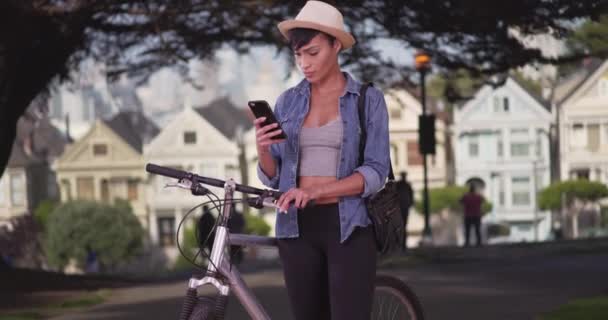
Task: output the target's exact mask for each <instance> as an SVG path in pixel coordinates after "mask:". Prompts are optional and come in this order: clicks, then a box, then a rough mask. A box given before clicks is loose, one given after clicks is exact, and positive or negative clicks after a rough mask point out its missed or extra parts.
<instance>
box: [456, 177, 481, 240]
mask: <svg viewBox="0 0 608 320" xmlns="http://www.w3.org/2000/svg"><path fill="white" fill-rule="evenodd" d="M483 202H484V198H483V197H482V196H481V195H480V194H478V193H477V192H476V190H475V185H473V184H472V183H471V184H470V185H469V192H467V193H465V194H464V196H462V198H461V199H460V203H461V204H462V209H463V212H464V246H465V247H468V246H469V235H470V230H471V228H474V229H475V239H476V240H477V242H476V244H477V246H481V230H480V229H481V206H482V205H483Z"/></svg>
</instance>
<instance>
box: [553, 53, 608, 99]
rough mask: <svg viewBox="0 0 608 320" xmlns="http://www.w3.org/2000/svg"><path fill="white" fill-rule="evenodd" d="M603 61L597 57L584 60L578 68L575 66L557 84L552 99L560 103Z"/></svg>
mask: <svg viewBox="0 0 608 320" xmlns="http://www.w3.org/2000/svg"><path fill="white" fill-rule="evenodd" d="M603 63H604V60H602V59H598V58H591V59H588V60H584V61H583V62H582V63H581V65H580V67H579V68H576V70H575V71H574V72H572V73H571V74H569V75H568V76H566V77H565V78H564V79H563V80H561V81H560V82H559V83H558V84H557V86H556V88H555V92H554V94H553V101H555V102H556V103H558V104H561V103H563V102H564V101H566V99H568V98H570V97H571V96H572V95H573V94H574V93H575V92H576V91H578V89H579V88H580V87H581V86H582V85H583V84H584V83H585V82H587V80H588V79H589V78H590V77H591V76H592V75H593V74H594V73H595V71H596V70H597V69H598V68H599V67H600V66H601V65H602V64H603Z"/></svg>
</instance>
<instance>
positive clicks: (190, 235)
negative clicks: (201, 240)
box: [173, 227, 202, 270]
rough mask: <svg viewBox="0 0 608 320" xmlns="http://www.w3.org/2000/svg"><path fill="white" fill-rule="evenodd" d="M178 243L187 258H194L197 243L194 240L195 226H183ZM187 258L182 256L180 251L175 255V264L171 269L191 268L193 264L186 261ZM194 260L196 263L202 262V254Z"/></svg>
mask: <svg viewBox="0 0 608 320" xmlns="http://www.w3.org/2000/svg"><path fill="white" fill-rule="evenodd" d="M179 244H180V246H181V249H182V251H183V252H184V254H186V255H187V256H188V259H190V260H194V257H195V256H196V253H197V252H198V244H197V242H196V235H195V228H193V227H187V228H185V229H184V237H183V240H182V241H180V243H179ZM188 259H186V258H185V257H184V256H182V255H181V253H180V254H179V256H178V257H177V260H176V261H175V264H174V265H173V269H175V270H186V269H190V268H193V267H194V266H193V265H192V263H190V261H188ZM195 262H196V263H198V264H201V263H202V256H201V255H200V254H199V255H198V256H197V257H196V261H195Z"/></svg>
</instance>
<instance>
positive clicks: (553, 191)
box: [538, 179, 608, 210]
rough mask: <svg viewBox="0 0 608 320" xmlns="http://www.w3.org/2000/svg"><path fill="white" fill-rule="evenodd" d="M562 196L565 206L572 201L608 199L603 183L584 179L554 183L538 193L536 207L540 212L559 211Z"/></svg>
mask: <svg viewBox="0 0 608 320" xmlns="http://www.w3.org/2000/svg"><path fill="white" fill-rule="evenodd" d="M562 196H563V197H564V201H565V205H566V206H569V205H570V204H571V203H572V202H573V201H574V200H579V201H592V202H593V201H597V200H599V199H601V198H604V197H608V187H606V185H604V184H603V183H600V182H594V181H589V180H584V179H582V180H568V181H562V182H558V183H554V184H552V185H550V186H548V187H547V188H545V189H543V190H542V191H541V192H540V193H539V195H538V205H539V207H540V209H542V210H556V209H561V208H562Z"/></svg>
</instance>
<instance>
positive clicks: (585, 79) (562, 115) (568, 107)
mask: <svg viewBox="0 0 608 320" xmlns="http://www.w3.org/2000/svg"><path fill="white" fill-rule="evenodd" d="M555 103H556V105H557V106H558V110H559V115H558V119H559V125H560V128H559V129H560V159H561V165H560V167H561V178H562V179H563V180H567V179H589V180H592V181H599V182H602V183H605V184H608V107H607V106H608V60H606V61H601V60H586V61H584V62H583V64H582V65H581V67H580V68H577V70H576V71H575V72H574V73H572V74H571V75H570V76H569V77H567V78H566V79H564V80H563V81H562V82H561V83H560V85H559V86H558V87H557V89H556V94H555Z"/></svg>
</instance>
